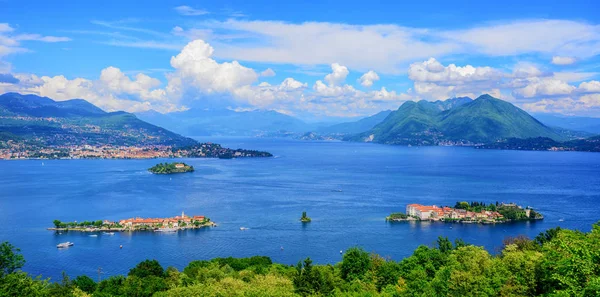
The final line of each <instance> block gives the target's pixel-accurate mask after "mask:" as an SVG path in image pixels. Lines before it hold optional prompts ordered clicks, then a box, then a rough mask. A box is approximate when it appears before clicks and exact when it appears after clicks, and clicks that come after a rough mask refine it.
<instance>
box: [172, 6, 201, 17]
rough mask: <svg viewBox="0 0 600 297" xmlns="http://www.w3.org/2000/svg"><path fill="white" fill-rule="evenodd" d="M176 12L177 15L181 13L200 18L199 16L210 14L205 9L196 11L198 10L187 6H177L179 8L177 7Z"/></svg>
mask: <svg viewBox="0 0 600 297" xmlns="http://www.w3.org/2000/svg"><path fill="white" fill-rule="evenodd" d="M175 11H177V13H179V14H181V15H186V16H198V15H205V14H208V11H206V10H204V9H196V8H192V7H189V6H187V5H181V6H177V7H175Z"/></svg>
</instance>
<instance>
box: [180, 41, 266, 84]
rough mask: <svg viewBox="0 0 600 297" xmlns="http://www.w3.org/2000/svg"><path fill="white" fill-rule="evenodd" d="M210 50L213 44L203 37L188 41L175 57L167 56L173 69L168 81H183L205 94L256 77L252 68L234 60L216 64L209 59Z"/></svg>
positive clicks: (253, 80)
mask: <svg viewBox="0 0 600 297" xmlns="http://www.w3.org/2000/svg"><path fill="white" fill-rule="evenodd" d="M213 52H214V49H213V47H212V46H210V45H209V44H208V43H206V42H204V41H203V40H194V41H192V42H190V43H188V44H187V45H186V46H185V47H184V48H183V50H182V51H181V52H180V53H179V54H178V55H177V56H174V57H171V66H172V67H173V68H175V70H176V71H175V73H174V74H172V76H171V78H172V79H173V78H174V80H172V82H173V83H175V84H181V83H186V84H187V85H189V86H191V87H194V88H197V89H198V90H200V91H202V92H206V93H215V92H217V93H218V92H226V91H232V90H234V89H235V88H238V87H241V86H244V85H249V84H252V83H254V82H255V81H256V80H257V79H258V74H256V72H255V71H254V70H253V69H251V68H247V67H244V66H242V65H240V63H238V62H237V61H232V62H223V63H220V64H219V63H217V61H215V60H214V59H212V58H211V57H212V55H213ZM170 83H171V82H170Z"/></svg>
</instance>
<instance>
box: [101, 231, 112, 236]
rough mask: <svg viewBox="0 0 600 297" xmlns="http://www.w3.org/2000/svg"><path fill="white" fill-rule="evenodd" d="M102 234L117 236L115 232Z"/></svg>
mask: <svg viewBox="0 0 600 297" xmlns="http://www.w3.org/2000/svg"><path fill="white" fill-rule="evenodd" d="M102 234H104V235H111V236H112V235H115V232H104V233H102Z"/></svg>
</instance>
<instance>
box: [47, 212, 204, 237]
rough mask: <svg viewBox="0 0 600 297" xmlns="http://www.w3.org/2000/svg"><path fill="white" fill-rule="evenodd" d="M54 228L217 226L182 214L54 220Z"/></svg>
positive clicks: (148, 229) (200, 217) (142, 229)
mask: <svg viewBox="0 0 600 297" xmlns="http://www.w3.org/2000/svg"><path fill="white" fill-rule="evenodd" d="M53 223H54V227H53V228H48V230H53V231H82V232H100V231H106V232H113V231H119V232H121V231H156V232H159V231H173V232H174V231H179V230H184V229H196V228H203V227H214V226H216V224H215V223H214V222H212V221H211V220H210V219H209V218H207V217H205V216H188V215H186V214H185V213H184V212H181V216H174V217H170V218H140V217H136V218H129V219H123V220H119V221H116V222H113V221H109V220H104V221H102V220H98V221H83V222H79V223H78V222H76V221H75V222H61V221H60V220H54V222H53Z"/></svg>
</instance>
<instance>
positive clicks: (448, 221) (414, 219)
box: [385, 217, 544, 225]
mask: <svg viewBox="0 0 600 297" xmlns="http://www.w3.org/2000/svg"><path fill="white" fill-rule="evenodd" d="M543 219H544V217H541V218H531V219H527V220H504V221H483V220H479V221H468V220H420V219H416V218H407V219H390V218H385V221H386V222H392V223H405V222H419V223H421V222H437V223H444V224H481V225H495V224H507V223H521V222H532V221H541V220H543Z"/></svg>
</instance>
